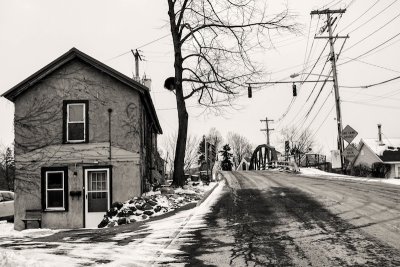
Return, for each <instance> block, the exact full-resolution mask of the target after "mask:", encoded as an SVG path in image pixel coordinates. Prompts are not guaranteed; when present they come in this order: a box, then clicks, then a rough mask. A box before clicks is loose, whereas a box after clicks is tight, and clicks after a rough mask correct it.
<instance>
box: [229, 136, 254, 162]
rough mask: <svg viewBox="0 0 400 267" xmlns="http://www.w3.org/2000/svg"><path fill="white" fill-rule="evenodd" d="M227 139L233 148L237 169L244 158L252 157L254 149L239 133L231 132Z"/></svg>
mask: <svg viewBox="0 0 400 267" xmlns="http://www.w3.org/2000/svg"><path fill="white" fill-rule="evenodd" d="M227 139H228V143H229V144H230V146H231V148H232V154H233V158H234V160H233V162H234V165H235V167H237V164H239V163H240V162H241V161H242V159H243V158H244V157H251V154H252V153H253V148H252V145H251V144H250V142H249V140H247V138H246V137H244V136H242V135H240V134H237V133H232V132H229V133H228V138H227Z"/></svg>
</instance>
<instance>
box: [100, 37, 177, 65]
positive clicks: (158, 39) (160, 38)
mask: <svg viewBox="0 0 400 267" xmlns="http://www.w3.org/2000/svg"><path fill="white" fill-rule="evenodd" d="M168 36H170V34H167V35H164V36H162V37H159V38H157V39H155V40H153V41H150V42H148V43H145V44H143V45H141V46H139V47H136V48H135V49H140V48H143V47H145V46H148V45H150V44H152V43H155V42H157V41H160V40H162V39H164V38H166V37H168ZM131 51H132V49H130V50H129V51H126V52H124V53H122V54H119V55H117V56H115V57H112V58H109V59H107V60H105V61H110V60H113V59H116V58H119V57H122V56H124V55H126V54H129V53H131Z"/></svg>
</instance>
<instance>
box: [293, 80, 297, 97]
mask: <svg viewBox="0 0 400 267" xmlns="http://www.w3.org/2000/svg"><path fill="white" fill-rule="evenodd" d="M292 87H293V96H297V88H296V84H295V83H293V85H292Z"/></svg>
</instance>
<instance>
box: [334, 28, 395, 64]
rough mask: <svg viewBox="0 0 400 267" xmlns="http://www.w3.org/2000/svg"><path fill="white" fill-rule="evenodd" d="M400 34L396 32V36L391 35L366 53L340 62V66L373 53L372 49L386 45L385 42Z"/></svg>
mask: <svg viewBox="0 0 400 267" xmlns="http://www.w3.org/2000/svg"><path fill="white" fill-rule="evenodd" d="M399 35H400V32H399V33H397V34H395V35H394V36H392V37H390V38H389V39H387V40H386V41H384V42H382V43H380V44H379V45H377V46H375V47H373V48H372V49H370V50H368V51H367V52H364V53H362V54H361V55H358V56H357V57H355V58H353V59H350V60H348V61H346V62H343V63H340V64H339V65H338V66H341V65H344V64H347V63H349V62H352V61H354V60H357V59H359V58H361V57H363V56H365V55H367V54H369V53H371V52H372V51H374V50H376V49H378V48H379V47H381V46H382V45H385V44H387V43H388V42H390V41H391V40H393V39H395V38H396V37H398V36H399Z"/></svg>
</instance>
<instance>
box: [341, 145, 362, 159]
mask: <svg viewBox="0 0 400 267" xmlns="http://www.w3.org/2000/svg"><path fill="white" fill-rule="evenodd" d="M357 154H358V150H357V149H356V148H355V147H354V146H352V145H348V146H347V147H346V148H345V149H344V150H343V156H344V157H345V158H346V159H347V160H348V161H353V159H354V158H355V157H356V156H357Z"/></svg>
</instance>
